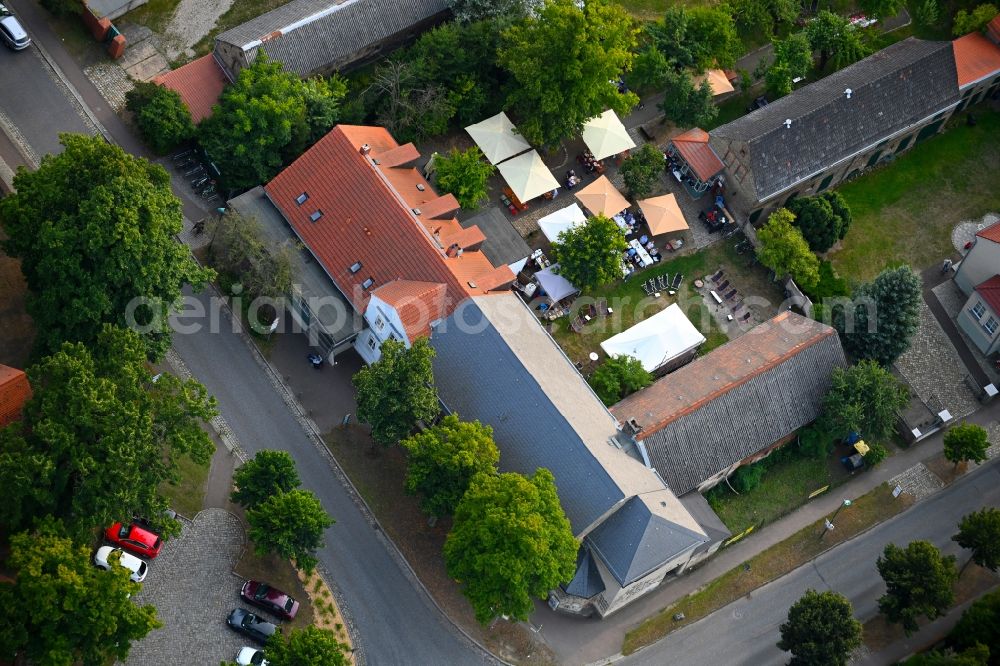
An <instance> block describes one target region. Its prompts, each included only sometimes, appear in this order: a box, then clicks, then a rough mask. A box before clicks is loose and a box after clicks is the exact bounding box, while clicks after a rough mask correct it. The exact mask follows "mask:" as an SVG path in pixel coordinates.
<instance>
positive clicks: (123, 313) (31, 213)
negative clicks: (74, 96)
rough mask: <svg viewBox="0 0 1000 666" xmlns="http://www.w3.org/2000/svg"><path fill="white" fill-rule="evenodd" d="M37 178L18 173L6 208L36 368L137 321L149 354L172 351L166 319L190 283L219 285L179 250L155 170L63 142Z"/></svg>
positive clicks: (176, 216) (176, 217)
mask: <svg viewBox="0 0 1000 666" xmlns="http://www.w3.org/2000/svg"><path fill="white" fill-rule="evenodd" d="M60 143H62V145H63V146H64V147H65V149H64V150H63V152H62V153H60V154H58V155H46V156H45V157H44V158H42V163H41V165H40V166H39V168H38V170H37V171H29V170H27V169H19V170H18V173H17V176H15V178H14V187H15V188H16V189H17V192H16V193H15V194H12V195H10V196H7V197H5V198H4V199H2V200H0V223H2V224H3V227H4V230H5V231H6V233H7V235H8V237H9V238H8V240H7V241H5V242H4V244H3V247H4V250H5V251H6V252H7V253H8V254H10V255H11V256H14V257H17V258H19V259H20V260H21V271H22V272H23V273H24V277H25V279H26V280H27V283H28V289H29V290H30V293H29V295H28V299H27V309H28V313H29V314H30V315H31V318H32V320H33V321H34V324H35V331H36V337H35V349H34V353H35V356H36V358H37V357H40V356H43V355H45V354H48V353H51V352H53V351H55V350H57V349H59V346H60V345H61V344H62V343H63V342H64V341H67V340H68V341H70V342H83V343H84V344H91V343H92V342H93V341H94V339H95V338H96V337H97V335H98V334H99V332H100V331H101V326H102V324H104V323H113V324H118V325H125V324H127V323H130V320H131V321H134V322H135V324H136V325H137V326H141V327H142V330H143V331H144V333H143V337H144V340H145V342H146V346H147V351H148V352H149V353H150V354H151V355H153V356H157V357H158V356H160V355H162V354H163V353H164V352H166V350H167V348H168V347H169V346H170V328H169V324H168V321H167V319H168V317H167V315H168V313H169V312H170V309H171V306H172V305H173V304H174V303H175V302H176V301H177V300H178V299H179V298H180V296H181V287H182V286H183V285H184V284H185V283H191V284H194V285H195V286H196V287H198V286H200V285H201V284H202V283H203V282H205V281H206V280H208V279H210V278H211V277H212V271H210V270H205V269H201V268H199V267H198V265H197V264H196V263H195V262H194V260H193V259H192V258H191V254H190V252H189V251H188V249H187V248H186V247H184V246H183V245H181V244H180V243H178V242H177V239H176V238H175V235H176V234H178V233H180V231H181V228H182V224H181V220H182V216H181V202H180V201H179V200H178V199H177V197H175V196H174V194H173V192H172V191H171V189H170V176H168V175H167V172H166V171H164V169H163V167H161V166H160V165H158V164H152V163H150V162H148V161H147V160H144V159H141V158H137V157H133V156H132V155H129V154H128V153H126V152H125V151H123V150H122V149H121V148H119V147H118V146H115V145H112V144H109V143H107V142H106V141H105V140H104V139H103V138H101V137H89V136H83V135H79V134H63V135H61V136H60Z"/></svg>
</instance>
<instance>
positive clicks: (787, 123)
mask: <svg viewBox="0 0 1000 666" xmlns="http://www.w3.org/2000/svg"><path fill="white" fill-rule="evenodd" d="M791 128H792V119H791V118H785V129H791Z"/></svg>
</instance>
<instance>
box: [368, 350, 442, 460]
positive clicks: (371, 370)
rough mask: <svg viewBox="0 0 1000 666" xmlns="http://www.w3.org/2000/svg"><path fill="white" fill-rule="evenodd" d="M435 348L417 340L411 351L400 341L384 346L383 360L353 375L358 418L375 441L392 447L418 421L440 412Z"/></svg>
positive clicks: (429, 418) (430, 417)
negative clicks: (435, 382) (433, 364)
mask: <svg viewBox="0 0 1000 666" xmlns="http://www.w3.org/2000/svg"><path fill="white" fill-rule="evenodd" d="M433 358H434V348H433V347H431V345H430V343H429V342H428V341H427V339H426V338H418V339H417V340H415V341H414V342H413V344H412V345H411V347H410V348H409V349H407V348H406V345H404V344H403V343H402V342H400V341H399V340H395V339H390V340H386V341H385V342H383V343H382V356H381V358H379V360H378V361H376V362H375V363H372V364H371V365H369V366H366V367H364V368H362V369H361V370H359V371H358V373H357V374H355V375H354V378H353V379H352V381H353V382H354V388H355V390H357V400H358V418H359V419H360V420H361V421H364V422H365V423H367V424H369V425H371V428H372V439H374V440H375V442H376V443H378V444H381V445H382V446H392V445H393V444H396V443H397V442H399V440H401V439H403V438H404V437H406V436H407V435H409V434H410V432H411V431H412V430H413V427H414V426H415V425H416V424H417V421H427V422H429V421H431V420H432V419H433V418H434V417H435V416H437V415H438V413H439V412H440V411H441V407H440V405H439V403H438V395H437V389H435V388H434V371H433V368H432V367H431V360H432V359H433Z"/></svg>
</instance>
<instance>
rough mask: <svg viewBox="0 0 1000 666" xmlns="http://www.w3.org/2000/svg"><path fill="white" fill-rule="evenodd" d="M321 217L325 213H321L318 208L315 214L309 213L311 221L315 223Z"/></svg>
mask: <svg viewBox="0 0 1000 666" xmlns="http://www.w3.org/2000/svg"><path fill="white" fill-rule="evenodd" d="M321 217H323V211H321V210H320V209H318V208H317V209H316V210H314V211H313V212H311V213H309V219H310V220H312V221H313V222H315V221H317V220H318V219H319V218H321Z"/></svg>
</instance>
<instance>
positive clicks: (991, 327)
mask: <svg viewBox="0 0 1000 666" xmlns="http://www.w3.org/2000/svg"><path fill="white" fill-rule="evenodd" d="M998 326H1000V322H998V321H997V320H996V318H995V317H990V318H989V319H987V320H986V323H985V324H983V328H985V329H986V332H987V333H989V334H990V335H993V334H994V333H996V332H997V327H998Z"/></svg>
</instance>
